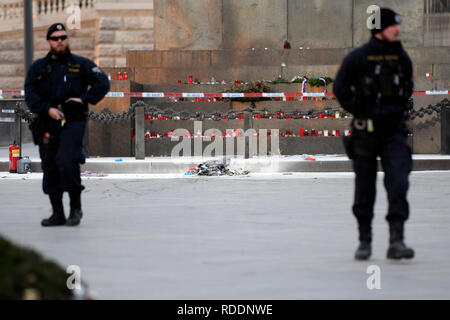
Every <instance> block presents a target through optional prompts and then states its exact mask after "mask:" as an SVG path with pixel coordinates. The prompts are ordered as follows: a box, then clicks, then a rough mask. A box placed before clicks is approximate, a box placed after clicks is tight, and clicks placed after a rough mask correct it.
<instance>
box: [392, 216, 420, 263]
mask: <svg viewBox="0 0 450 320" xmlns="http://www.w3.org/2000/svg"><path fill="white" fill-rule="evenodd" d="M403 232H404V222H403V221H396V222H391V223H390V224H389V233H390V239H389V242H390V245H389V249H388V251H387V258H388V259H397V260H398V259H403V258H404V259H412V258H413V257H414V250H413V249H412V248H409V247H407V246H406V244H405V243H404V242H403Z"/></svg>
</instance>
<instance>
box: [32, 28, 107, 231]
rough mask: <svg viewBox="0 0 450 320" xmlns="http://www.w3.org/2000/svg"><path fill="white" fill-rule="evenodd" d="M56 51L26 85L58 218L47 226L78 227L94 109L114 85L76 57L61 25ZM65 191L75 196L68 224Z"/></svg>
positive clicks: (52, 31) (53, 35)
mask: <svg viewBox="0 0 450 320" xmlns="http://www.w3.org/2000/svg"><path fill="white" fill-rule="evenodd" d="M47 40H48V43H49V45H50V52H49V53H48V54H47V56H46V57H44V58H42V59H39V60H37V61H35V62H34V63H33V64H32V65H31V67H30V69H29V71H28V73H27V77H26V80H25V101H26V103H27V105H28V107H29V108H30V110H31V111H32V112H33V113H35V114H37V119H36V120H35V121H34V122H33V123H32V128H31V129H32V132H33V138H34V142H35V144H38V145H39V153H40V156H41V162H42V169H43V171H44V178H43V190H44V193H45V194H48V195H49V197H50V202H51V205H52V209H53V214H52V215H51V216H50V217H49V218H48V219H44V220H42V225H43V226H60V225H68V226H76V225H78V224H79V223H80V219H81V217H82V215H83V213H82V210H81V191H82V190H83V189H84V186H83V185H82V184H81V178H80V164H83V163H85V152H84V149H83V136H84V132H85V128H86V120H87V114H88V104H89V103H90V104H96V103H97V102H99V101H100V100H101V99H103V97H104V96H105V95H106V93H107V92H108V91H109V81H108V78H107V76H106V75H105V74H104V73H103V71H102V70H101V69H100V68H99V67H97V66H96V65H95V63H93V62H92V61H90V60H88V59H86V58H84V57H80V56H77V55H74V54H72V53H71V52H70V47H69V40H68V35H67V32H66V29H65V27H64V25H63V24H62V23H55V24H53V25H52V26H50V28H49V29H48V31H47ZM63 192H68V193H69V197H70V215H69V217H68V219H67V220H66V216H65V214H64V207H63V202H62V198H63Z"/></svg>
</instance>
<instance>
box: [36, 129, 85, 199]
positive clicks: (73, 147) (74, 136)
mask: <svg viewBox="0 0 450 320" xmlns="http://www.w3.org/2000/svg"><path fill="white" fill-rule="evenodd" d="M85 128H86V121H74V122H71V123H66V124H65V125H64V126H63V127H62V128H61V129H59V130H58V132H57V133H54V134H53V138H52V139H51V140H50V143H49V144H47V145H45V144H42V143H41V144H40V145H39V153H40V156H41V165H42V170H43V171H44V178H43V182H42V189H43V190H44V193H45V194H52V193H62V192H64V191H68V192H71V191H74V192H76V191H82V190H83V189H84V186H83V185H82V184H81V177H80V164H83V163H84V162H85V160H86V155H85V152H84V148H83V136H84V132H85Z"/></svg>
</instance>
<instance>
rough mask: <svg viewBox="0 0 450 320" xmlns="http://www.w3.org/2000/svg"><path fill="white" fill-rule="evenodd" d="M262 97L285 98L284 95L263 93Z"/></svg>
mask: <svg viewBox="0 0 450 320" xmlns="http://www.w3.org/2000/svg"><path fill="white" fill-rule="evenodd" d="M262 96H263V97H268V98H283V97H284V93H273V92H263V94H262Z"/></svg>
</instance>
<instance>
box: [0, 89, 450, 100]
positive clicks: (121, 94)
mask: <svg viewBox="0 0 450 320" xmlns="http://www.w3.org/2000/svg"><path fill="white" fill-rule="evenodd" d="M24 94H25V92H24V90H0V96H22V97H23V96H24ZM449 94H450V90H429V91H414V93H413V95H449ZM106 97H108V98H127V97H138V98H297V97H306V98H309V97H334V94H333V93H329V92H304V93H301V92H293V93H287V92H270V93H266V92H264V93H237V92H233V93H196V92H109V93H108V94H107V95H106Z"/></svg>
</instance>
